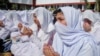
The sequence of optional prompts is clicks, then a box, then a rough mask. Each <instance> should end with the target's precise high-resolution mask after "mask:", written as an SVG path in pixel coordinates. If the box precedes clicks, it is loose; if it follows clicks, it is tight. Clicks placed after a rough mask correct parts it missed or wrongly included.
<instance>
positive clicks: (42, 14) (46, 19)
mask: <svg viewBox="0 0 100 56" xmlns="http://www.w3.org/2000/svg"><path fill="white" fill-rule="evenodd" d="M34 13H35V14H36V16H37V18H38V20H39V22H40V25H41V29H42V30H43V31H44V32H45V33H47V31H48V25H49V24H50V23H51V22H52V20H53V16H52V13H51V12H50V11H48V10H47V9H45V8H43V7H38V8H36V9H34Z"/></svg>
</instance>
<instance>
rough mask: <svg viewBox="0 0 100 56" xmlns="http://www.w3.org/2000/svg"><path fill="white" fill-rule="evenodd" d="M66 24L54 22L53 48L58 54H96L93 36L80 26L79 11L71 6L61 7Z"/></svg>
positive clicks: (76, 55) (81, 55) (61, 55)
mask: <svg viewBox="0 0 100 56" xmlns="http://www.w3.org/2000/svg"><path fill="white" fill-rule="evenodd" d="M60 9H61V10H62V12H63V14H64V17H65V21H66V25H63V24H61V23H60V22H59V21H58V22H57V23H56V24H55V27H56V34H55V36H54V41H53V48H54V50H55V51H56V52H58V53H59V54H60V56H97V55H96V53H97V52H96V50H97V49H96V45H95V42H94V40H93V37H92V36H91V35H89V34H88V33H86V32H85V31H84V30H83V29H82V28H83V24H82V18H81V14H80V11H78V10H76V9H75V8H72V7H61V8H60Z"/></svg>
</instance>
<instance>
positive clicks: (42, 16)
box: [33, 7, 54, 56]
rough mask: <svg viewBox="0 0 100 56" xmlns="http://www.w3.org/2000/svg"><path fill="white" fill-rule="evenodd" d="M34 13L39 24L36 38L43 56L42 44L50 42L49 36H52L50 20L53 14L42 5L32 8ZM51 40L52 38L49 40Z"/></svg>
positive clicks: (52, 28)
mask: <svg viewBox="0 0 100 56" xmlns="http://www.w3.org/2000/svg"><path fill="white" fill-rule="evenodd" d="M33 13H34V14H36V16H37V19H38V20H39V23H40V25H41V29H40V30H39V31H38V34H37V36H36V38H37V39H38V40H39V42H38V44H39V47H40V52H41V56H43V50H42V49H43V45H44V44H45V43H46V44H48V42H50V41H49V40H50V38H51V37H52V35H53V34H52V31H53V30H54V27H53V24H52V20H53V16H52V13H51V12H50V11H48V10H47V9H45V8H43V7H38V8H36V9H34V12H33ZM51 41H52V40H51Z"/></svg>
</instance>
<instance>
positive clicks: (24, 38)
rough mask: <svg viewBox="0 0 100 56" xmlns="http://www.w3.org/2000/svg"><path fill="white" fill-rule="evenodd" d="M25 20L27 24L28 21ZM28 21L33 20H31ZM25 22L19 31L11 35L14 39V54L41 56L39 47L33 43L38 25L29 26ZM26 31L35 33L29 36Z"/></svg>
mask: <svg viewBox="0 0 100 56" xmlns="http://www.w3.org/2000/svg"><path fill="white" fill-rule="evenodd" d="M24 12H26V11H24ZM24 12H23V13H24ZM25 15H26V14H25ZM25 15H24V16H25ZM25 17H26V16H25ZM25 19H27V18H23V21H24V22H26V23H27V22H28V21H27V20H25ZM28 19H29V20H31V18H28ZM23 21H22V22H21V23H19V24H18V28H19V31H18V32H13V33H12V34H11V39H12V46H11V51H12V53H13V54H14V56H40V53H39V52H40V50H39V48H38V46H37V45H36V44H34V42H33V41H34V40H33V39H34V37H36V31H37V27H36V26H37V25H34V24H33V25H31V26H29V25H27V24H25V23H23ZM22 23H23V24H22ZM25 29H27V30H28V31H31V30H32V31H31V32H33V33H31V35H30V36H29V35H28V33H29V32H26V31H25ZM23 34H24V35H23ZM35 41H36V40H35ZM15 50H16V51H15Z"/></svg>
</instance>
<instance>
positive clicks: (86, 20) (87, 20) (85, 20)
mask: <svg viewBox="0 0 100 56" xmlns="http://www.w3.org/2000/svg"><path fill="white" fill-rule="evenodd" d="M84 22H87V23H88V24H90V25H91V24H92V21H90V20H89V19H87V18H85V19H84Z"/></svg>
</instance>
